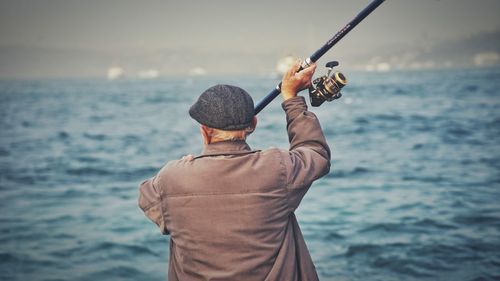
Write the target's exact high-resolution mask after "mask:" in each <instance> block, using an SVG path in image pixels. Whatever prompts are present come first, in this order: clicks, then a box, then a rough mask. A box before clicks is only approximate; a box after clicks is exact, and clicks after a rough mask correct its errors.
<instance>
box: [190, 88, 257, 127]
mask: <svg viewBox="0 0 500 281" xmlns="http://www.w3.org/2000/svg"><path fill="white" fill-rule="evenodd" d="M189 115H190V116H191V117H192V118H193V119H194V120H196V121H198V123H200V124H203V125H205V126H208V127H210V128H215V129H221V130H227V131H234V130H242V129H245V128H247V127H249V126H250V125H251V124H252V119H253V116H254V108H253V100H252V97H251V96H250V95H249V94H248V93H247V92H246V91H245V90H243V89H242V88H239V87H236V86H231V85H215V86H213V87H211V88H208V89H207V90H206V91H205V92H203V93H202V94H201V95H200V97H199V98H198V100H197V101H196V102H195V103H194V104H193V105H192V106H191V108H190V109H189Z"/></svg>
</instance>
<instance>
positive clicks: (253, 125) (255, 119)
mask: <svg viewBox="0 0 500 281" xmlns="http://www.w3.org/2000/svg"><path fill="white" fill-rule="evenodd" d="M256 127H257V116H254V117H253V119H252V128H253V129H254V130H255V128H256Z"/></svg>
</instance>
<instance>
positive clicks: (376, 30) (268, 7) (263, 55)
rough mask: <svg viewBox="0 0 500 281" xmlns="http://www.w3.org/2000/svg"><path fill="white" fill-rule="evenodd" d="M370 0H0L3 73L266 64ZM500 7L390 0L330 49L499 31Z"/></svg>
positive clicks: (232, 68)
mask: <svg viewBox="0 0 500 281" xmlns="http://www.w3.org/2000/svg"><path fill="white" fill-rule="evenodd" d="M368 3H369V1H365V0H363V1H361V0H360V1H352V0H351V1H347V0H336V1H334V0H330V1H317V0H315V1H285V0H278V1H271V0H268V1H264V0H254V1H238V0H233V1H229V0H214V1H206V0H205V1H203V0H196V1H190V0H184V1H180V0H179V1H152V0H137V1H131V0H85V1H84V0H80V1H78V0H11V1H6V0H0V63H3V64H4V66H3V67H0V76H7V77H8V76H17V75H21V76H23V75H22V74H23V71H25V72H28V73H29V72H30V71H31V72H32V73H33V74H34V76H37V75H41V76H43V71H41V70H40V69H38V68H44V61H50V62H52V63H51V64H50V65H47V67H46V68H45V72H46V73H48V76H51V75H50V74H51V73H52V74H54V75H57V73H58V72H60V73H68V71H69V72H70V73H71V71H73V72H74V73H73V74H74V76H78V75H83V76H87V75H90V76H92V75H99V73H100V71H102V72H103V73H104V71H105V69H106V68H107V66H110V65H120V66H124V67H125V66H128V67H129V68H134V69H136V70H137V69H142V68H155V69H160V70H161V71H162V73H167V74H184V73H187V72H188V71H189V69H191V68H193V67H196V66H201V67H203V68H205V69H207V70H208V71H209V72H210V70H213V71H212V72H214V73H224V72H236V73H239V72H246V71H242V69H247V70H249V71H258V72H265V71H268V70H272V69H273V68H274V66H275V64H276V61H277V60H278V59H279V58H280V57H281V56H284V55H286V54H289V53H290V54H294V55H296V56H302V57H306V56H308V55H310V53H311V52H313V51H314V50H316V49H317V48H318V47H319V46H321V45H322V44H323V43H324V42H325V41H327V40H328V39H329V38H330V37H331V36H333V35H334V34H335V33H336V32H337V31H338V30H339V29H340V28H341V27H343V26H344V25H345V24H346V23H347V22H348V21H349V20H351V19H352V18H353V17H354V15H355V14H357V13H358V12H359V10H361V9H362V8H363V7H364V6H366V5H367V4H368ZM499 12H500V1H498V0H476V1H470V0H419V1H417V0H387V1H386V2H385V3H383V4H382V6H380V7H379V8H378V9H377V10H376V11H375V12H374V13H373V14H371V15H370V16H369V17H368V18H367V19H366V20H365V21H364V22H362V23H361V24H360V25H359V26H358V27H356V29H354V30H353V31H352V32H351V33H350V34H349V35H348V36H347V37H345V38H344V39H343V41H342V42H341V43H339V44H338V45H337V46H336V47H335V48H334V49H333V50H332V51H330V52H336V53H337V54H339V56H340V57H341V58H357V59H358V61H356V63H361V62H360V61H359V60H360V58H363V60H364V58H369V57H374V56H377V52H384V50H385V51H387V50H393V51H394V52H401V50H414V49H424V50H425V49H432V48H433V47H435V46H439V45H440V44H441V45H442V44H447V43H449V42H452V43H453V42H455V44H457V42H458V43H459V42H461V41H462V40H467V39H468V38H471V37H473V36H476V35H478V34H483V33H492V32H493V33H494V32H497V33H496V34H498V30H500V17H499V16H498V15H499ZM492 36H497V35H495V34H493V35H492ZM497 39H498V38H497ZM491 51H496V50H491ZM383 55H386V54H383ZM332 56H335V55H334V54H332ZM17 57H19V58H17ZM75 57H80V58H81V59H80V60H79V59H78V58H75ZM29 58H30V59H29ZM31 59H34V60H35V61H33V60H31ZM30 60H31V62H30ZM59 60H60V63H59ZM71 62H73V65H74V66H75V69H72V63H71ZM45 64H47V63H45ZM7 66H8V68H7ZM58 67H59V70H58ZM68 68H69V69H68ZM101 68H104V70H100V69H101ZM28 76H29V75H28ZM70 76H73V75H70Z"/></svg>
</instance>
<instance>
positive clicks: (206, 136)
mask: <svg viewBox="0 0 500 281" xmlns="http://www.w3.org/2000/svg"><path fill="white" fill-rule="evenodd" d="M210 130H211V129H210V128H209V127H207V126H205V125H200V133H201V137H202V138H203V143H204V144H209V143H210V142H211V141H212V137H211V134H210Z"/></svg>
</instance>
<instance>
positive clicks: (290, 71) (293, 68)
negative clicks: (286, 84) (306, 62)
mask: <svg viewBox="0 0 500 281" xmlns="http://www.w3.org/2000/svg"><path fill="white" fill-rule="evenodd" d="M301 63H302V61H301V60H300V59H296V60H295V62H294V63H293V64H292V66H290V68H289V69H288V70H287V72H286V73H285V78H290V77H292V76H294V75H295V73H297V70H298V69H299V68H300V65H301Z"/></svg>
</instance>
